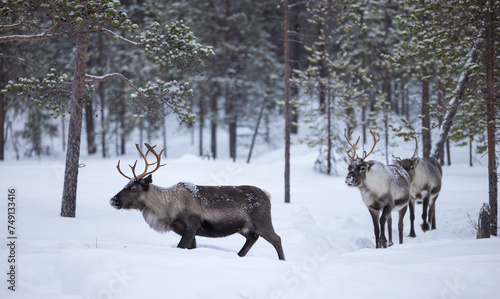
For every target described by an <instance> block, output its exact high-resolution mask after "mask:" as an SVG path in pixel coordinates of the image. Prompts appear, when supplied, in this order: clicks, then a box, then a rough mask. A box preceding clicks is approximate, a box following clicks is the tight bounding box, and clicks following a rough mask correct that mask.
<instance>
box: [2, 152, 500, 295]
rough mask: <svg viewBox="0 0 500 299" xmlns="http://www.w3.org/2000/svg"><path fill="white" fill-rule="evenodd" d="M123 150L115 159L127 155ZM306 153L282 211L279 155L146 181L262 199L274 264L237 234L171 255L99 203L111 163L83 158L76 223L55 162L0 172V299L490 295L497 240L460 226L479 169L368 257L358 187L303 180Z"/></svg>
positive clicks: (474, 205)
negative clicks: (65, 204) (13, 262)
mask: <svg viewBox="0 0 500 299" xmlns="http://www.w3.org/2000/svg"><path fill="white" fill-rule="evenodd" d="M130 152H131V153H130V154H129V155H128V156H126V157H121V158H120V159H121V160H122V163H123V162H125V163H130V162H133V161H134V160H135V159H137V156H136V154H134V153H133V152H132V151H130ZM409 153H411V151H409ZM398 155H400V156H403V153H398ZM316 156H317V152H316V151H315V150H309V149H307V148H305V147H303V146H294V147H293V151H292V182H291V186H292V190H291V203H290V204H285V203H283V198H284V196H283V168H284V167H283V151H282V150H275V151H270V152H269V153H267V154H263V155H260V156H259V157H254V158H253V160H252V163H251V164H246V163H244V162H243V161H244V159H241V162H236V163H233V162H230V161H229V160H226V159H220V160H217V161H207V160H201V159H199V158H198V157H196V156H193V155H190V154H186V155H183V156H181V157H178V158H170V159H167V160H166V163H167V165H166V166H165V167H162V168H160V169H159V170H158V171H157V172H156V173H155V174H154V175H153V183H154V184H157V185H161V186H165V187H166V186H170V185H173V184H174V183H177V182H179V181H188V182H192V183H195V184H204V185H239V184H251V185H256V186H259V187H261V188H263V189H266V190H268V191H269V192H270V193H271V194H272V216H273V217H272V218H273V223H274V227H275V230H276V232H277V233H278V234H279V235H280V236H281V239H282V242H283V248H284V252H285V256H286V261H279V260H278V258H277V254H276V251H275V249H274V248H273V247H272V246H271V244H269V243H268V242H266V241H265V240H263V239H262V238H261V239H259V240H258V241H257V243H256V244H255V245H254V246H253V248H252V249H251V250H250V252H249V253H248V255H247V256H246V257H243V258H240V257H238V256H237V252H238V251H239V250H240V249H241V247H242V246H243V243H244V238H243V237H242V236H240V235H233V236H230V237H227V238H218V239H209V238H201V237H198V238H197V241H198V248H197V249H194V250H182V249H178V248H176V246H177V243H178V242H179V240H180V236H178V235H176V234H175V233H173V232H169V233H166V234H159V233H157V232H155V231H153V230H152V229H150V228H149V226H148V225H147V224H146V222H145V221H144V220H143V218H142V215H141V214H140V213H139V212H138V211H124V210H120V211H117V210H115V209H114V208H112V207H111V206H110V205H109V199H110V198H111V197H112V196H113V195H114V194H116V193H117V192H118V191H119V190H121V188H122V187H123V186H124V185H125V184H126V183H127V180H126V179H125V178H123V177H122V176H121V175H120V174H118V172H117V171H116V168H115V166H116V162H117V161H116V160H117V159H115V158H111V159H105V160H103V159H100V158H99V157H85V156H84V157H82V159H81V162H82V163H84V164H85V167H83V168H81V169H80V174H79V185H78V202H77V217H76V218H74V219H68V218H62V217H60V216H59V212H60V201H61V193H62V185H63V170H64V164H63V163H64V159H63V158H62V157H61V158H44V159H42V160H24V161H12V160H11V161H6V162H0V194H3V195H1V196H2V197H4V198H3V199H2V200H1V206H0V227H1V229H0V238H1V240H2V246H1V249H0V257H1V261H0V273H3V274H1V276H2V278H1V280H2V283H1V288H0V298H131V299H132V298H133V299H136V298H217V299H219V298H492V296H493V297H494V295H493V294H494V293H497V292H498V279H499V278H500V239H498V238H491V239H484V240H476V238H475V237H476V236H475V231H474V229H473V227H472V225H471V223H470V220H469V217H468V215H470V217H471V218H472V219H474V220H477V213H478V211H479V209H480V207H481V206H482V203H483V202H486V201H487V200H488V189H487V186H488V184H487V169H486V167H484V166H477V167H472V168H471V167H469V166H468V165H466V163H462V161H460V163H456V164H454V165H453V166H451V167H445V168H444V178H443V188H442V191H441V194H440V196H439V198H438V201H437V208H436V210H437V228H438V229H437V230H434V231H430V232H427V233H423V232H422V231H421V229H420V223H421V219H420V215H421V211H422V207H421V205H417V208H416V213H417V219H416V227H417V230H416V232H417V238H415V239H410V238H405V240H404V244H402V245H400V244H395V245H394V246H392V247H390V248H388V249H375V248H374V247H375V244H374V237H373V227H372V221H371V218H370V216H369V213H368V210H367V208H366V207H365V206H364V204H363V202H362V200H361V196H360V194H359V191H358V190H357V189H354V188H349V187H347V186H346V184H345V183H344V178H345V174H346V172H343V171H342V167H340V171H339V176H326V175H322V174H319V173H317V172H315V171H314V170H313V169H312V164H313V161H314V160H315V158H316ZM382 161H383V160H382ZM125 163H123V164H125ZM483 164H484V163H483ZM10 187H16V195H17V210H16V217H17V218H16V220H17V223H16V226H17V227H16V230H17V231H16V232H17V236H18V239H17V244H16V245H17V246H16V259H17V268H16V271H17V272H16V278H17V284H16V291H15V293H14V292H11V291H10V290H8V289H7V287H8V283H7V282H6V281H7V279H8V275H7V272H8V271H9V269H8V267H9V264H8V262H7V260H8V258H7V256H8V255H9V252H10V249H9V248H8V247H7V246H6V245H7V244H8V240H7V195H8V189H9V188H10ZM407 215H408V214H407ZM394 216H396V214H394ZM393 229H394V232H395V233H394V235H395V236H397V233H396V228H395V227H393ZM408 233H409V220H408V216H406V218H405V236H406V235H408ZM396 239H397V237H396ZM395 243H397V242H395Z"/></svg>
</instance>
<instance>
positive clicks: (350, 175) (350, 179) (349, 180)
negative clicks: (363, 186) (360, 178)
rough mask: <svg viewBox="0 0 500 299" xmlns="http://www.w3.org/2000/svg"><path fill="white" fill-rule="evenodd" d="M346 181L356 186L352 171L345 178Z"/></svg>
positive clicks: (348, 184)
mask: <svg viewBox="0 0 500 299" xmlns="http://www.w3.org/2000/svg"><path fill="white" fill-rule="evenodd" d="M345 183H346V184H347V186H350V187H352V186H354V174H353V173H352V172H349V173H348V174H347V176H346V178H345Z"/></svg>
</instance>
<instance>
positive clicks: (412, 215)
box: [405, 197, 417, 238]
mask: <svg viewBox="0 0 500 299" xmlns="http://www.w3.org/2000/svg"><path fill="white" fill-rule="evenodd" d="M408 206H410V234H409V235H408V237H410V238H415V237H416V236H417V235H416V234H415V226H414V222H415V198H413V197H412V198H410V202H409V203H408ZM405 211H406V210H405Z"/></svg>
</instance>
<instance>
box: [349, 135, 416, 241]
mask: <svg viewBox="0 0 500 299" xmlns="http://www.w3.org/2000/svg"><path fill="white" fill-rule="evenodd" d="M370 133H371V134H372V136H373V140H374V143H373V147H372V149H371V151H370V152H369V153H366V151H365V152H364V154H363V157H362V158H360V157H359V156H358V155H357V154H356V146H357V145H358V142H359V137H358V140H357V141H356V143H355V144H352V143H351V141H350V139H351V135H352V132H351V133H350V134H349V136H347V130H346V131H344V136H345V138H346V139H347V142H348V143H349V145H350V146H351V147H352V149H350V150H348V151H346V152H347V155H348V156H349V158H350V160H351V161H350V164H349V168H348V170H349V173H348V174H347V177H346V179H345V182H346V184H347V185H348V186H351V187H356V188H358V189H359V191H360V192H361V197H362V199H363V202H364V203H365V205H366V206H367V207H368V210H369V211H370V214H371V216H372V220H373V228H374V233H375V243H376V247H377V248H387V245H388V244H387V239H386V237H385V223H386V222H387V228H388V232H389V246H391V245H392V244H393V243H392V217H391V212H392V211H393V210H395V211H398V212H399V222H398V231H399V243H400V244H402V243H403V218H404V215H405V213H406V209H407V206H408V201H409V199H410V177H409V175H408V173H407V172H406V171H405V170H404V169H403V168H402V167H400V166H398V165H388V166H387V165H385V164H382V163H381V162H378V161H365V159H366V158H367V157H368V156H369V155H370V154H371V153H372V152H373V150H374V149H375V145H377V142H379V141H380V136H379V135H378V134H375V133H374V132H373V131H372V130H370ZM377 137H378V138H377ZM351 150H352V151H353V153H352V155H350V154H349V152H351Z"/></svg>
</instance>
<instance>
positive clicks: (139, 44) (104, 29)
mask: <svg viewBox="0 0 500 299" xmlns="http://www.w3.org/2000/svg"><path fill="white" fill-rule="evenodd" d="M102 30H103V31H104V32H105V33H107V34H109V35H111V36H112V37H113V38H114V39H118V40H120V41H122V42H124V43H126V44H128V45H131V46H134V47H140V46H142V45H143V44H142V43H137V42H134V41H131V40H129V39H127V38H125V37H123V36H121V35H119V34H116V33H114V32H113V31H111V30H109V29H106V28H102Z"/></svg>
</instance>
